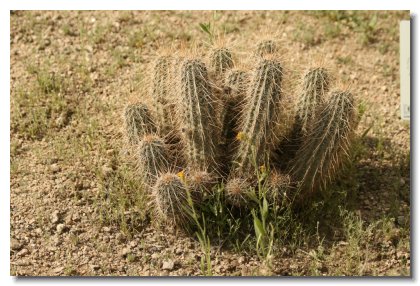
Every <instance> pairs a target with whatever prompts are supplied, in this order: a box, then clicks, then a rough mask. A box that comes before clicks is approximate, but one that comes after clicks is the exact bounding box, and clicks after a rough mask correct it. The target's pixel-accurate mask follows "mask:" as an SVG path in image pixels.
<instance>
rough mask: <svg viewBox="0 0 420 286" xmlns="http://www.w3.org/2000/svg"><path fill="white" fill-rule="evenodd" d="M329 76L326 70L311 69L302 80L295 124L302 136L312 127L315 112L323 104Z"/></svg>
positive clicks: (328, 84)
mask: <svg viewBox="0 0 420 286" xmlns="http://www.w3.org/2000/svg"><path fill="white" fill-rule="evenodd" d="M329 86H330V76H329V74H328V72H327V70H326V69H324V68H315V69H311V70H310V71H309V72H308V73H307V74H306V75H305V77H304V79H303V86H302V92H301V94H300V96H299V101H298V110H297V117H296V124H298V125H299V127H300V129H301V130H300V131H301V132H302V133H303V134H306V133H307V129H308V127H309V126H310V125H312V123H313V121H314V118H315V116H316V112H317V111H318V109H319V106H321V105H322V104H323V103H324V102H325V96H326V94H327V92H328V90H329Z"/></svg>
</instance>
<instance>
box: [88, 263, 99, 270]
mask: <svg viewBox="0 0 420 286" xmlns="http://www.w3.org/2000/svg"><path fill="white" fill-rule="evenodd" d="M90 268H92V270H93V271H96V270H99V268H100V266H99V265H96V264H94V265H91V266H90Z"/></svg>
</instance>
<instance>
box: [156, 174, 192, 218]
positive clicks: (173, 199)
mask: <svg viewBox="0 0 420 286" xmlns="http://www.w3.org/2000/svg"><path fill="white" fill-rule="evenodd" d="M152 195H153V200H154V203H155V206H156V210H157V214H158V216H160V217H161V218H162V219H163V220H166V221H169V222H173V223H175V224H179V225H184V224H186V223H187V222H188V221H189V219H190V217H189V214H188V211H186V210H188V208H189V203H188V191H187V188H186V186H185V184H184V183H183V182H182V180H181V179H180V178H179V176H177V175H176V174H172V173H165V174H162V175H161V176H160V177H159V178H158V180H157V181H156V184H155V185H154V186H153V189H152Z"/></svg>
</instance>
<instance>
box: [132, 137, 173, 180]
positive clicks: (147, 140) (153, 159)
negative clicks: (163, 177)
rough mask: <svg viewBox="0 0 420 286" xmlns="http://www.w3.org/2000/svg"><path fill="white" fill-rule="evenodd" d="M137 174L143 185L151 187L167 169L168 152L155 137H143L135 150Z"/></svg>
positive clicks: (162, 142) (163, 144)
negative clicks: (140, 177)
mask: <svg viewBox="0 0 420 286" xmlns="http://www.w3.org/2000/svg"><path fill="white" fill-rule="evenodd" d="M137 159H138V160H137V166H138V173H139V174H140V176H142V178H143V181H144V183H146V185H148V186H152V185H153V184H154V183H155V181H156V178H157V177H158V176H159V175H160V174H161V173H165V172H167V171H168V169H169V150H168V147H167V146H166V144H165V143H164V141H163V140H162V139H161V138H159V136H157V135H150V134H149V135H145V136H144V137H143V139H142V140H141V141H140V143H139V145H138V148H137Z"/></svg>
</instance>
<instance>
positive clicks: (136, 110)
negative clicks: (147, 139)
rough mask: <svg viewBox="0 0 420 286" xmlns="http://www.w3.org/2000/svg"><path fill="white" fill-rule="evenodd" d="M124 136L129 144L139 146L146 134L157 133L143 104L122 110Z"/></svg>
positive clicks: (131, 105)
mask: <svg viewBox="0 0 420 286" xmlns="http://www.w3.org/2000/svg"><path fill="white" fill-rule="evenodd" d="M124 123H125V134H126V137H127V141H128V142H129V144H133V145H134V144H139V143H140V140H141V138H143V136H144V135H146V134H153V133H156V132H157V129H156V125H155V123H154V122H153V119H152V115H151V114H150V112H149V109H148V108H147V106H146V105H144V104H141V103H139V104H130V105H128V106H127V107H126V108H125V110H124Z"/></svg>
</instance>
